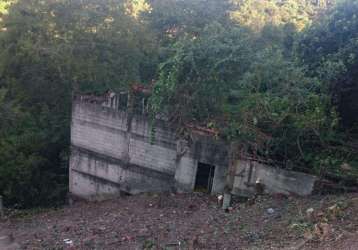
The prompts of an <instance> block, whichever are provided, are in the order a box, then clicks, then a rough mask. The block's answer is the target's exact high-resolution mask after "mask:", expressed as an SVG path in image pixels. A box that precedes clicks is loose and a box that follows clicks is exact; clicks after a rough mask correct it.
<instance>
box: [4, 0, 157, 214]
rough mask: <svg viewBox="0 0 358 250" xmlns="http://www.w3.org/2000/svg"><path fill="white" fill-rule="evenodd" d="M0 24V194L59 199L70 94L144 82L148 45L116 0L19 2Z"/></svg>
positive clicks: (23, 199) (19, 199)
mask: <svg viewBox="0 0 358 250" xmlns="http://www.w3.org/2000/svg"><path fill="white" fill-rule="evenodd" d="M2 25H3V27H5V28H6V29H5V30H3V31H2V32H0V87H2V90H1V94H0V97H1V98H0V99H1V100H0V101H1V102H2V105H1V108H0V112H2V113H1V115H2V116H1V118H2V119H1V121H0V126H1V127H0V134H1V135H2V136H1V139H0V194H1V195H3V196H4V197H5V201H6V202H7V205H12V206H15V205H16V206H20V207H28V206H38V205H51V204H52V205H54V204H57V203H61V201H64V195H65V194H66V190H67V186H68V185H67V166H68V153H69V143H70V140H69V134H70V114H71V96H72V93H71V92H73V91H82V92H103V91H105V90H107V89H113V90H121V89H127V88H128V86H129V85H130V84H132V83H134V82H138V81H141V80H146V81H149V79H152V77H153V72H155V70H154V69H153V68H155V65H156V64H155V56H152V55H153V51H155V46H154V44H152V42H151V36H150V34H146V33H145V32H144V29H145V26H143V25H142V24H141V23H138V22H137V21H136V19H135V18H133V17H131V16H129V15H127V14H126V9H125V6H124V1H121V0H116V1H112V0H108V1H93V0H88V1H65V0H51V1H40V0H26V1H25V0H21V1H18V2H17V3H15V4H13V5H12V6H11V7H10V9H9V12H8V15H6V16H4V18H3V23H2ZM4 87H5V88H6V93H5V89H3V88H4Z"/></svg>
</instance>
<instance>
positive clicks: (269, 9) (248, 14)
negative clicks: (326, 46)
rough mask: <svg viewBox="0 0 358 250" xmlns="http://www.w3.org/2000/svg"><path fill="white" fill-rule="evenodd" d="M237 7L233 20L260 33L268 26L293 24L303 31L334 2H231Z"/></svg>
mask: <svg viewBox="0 0 358 250" xmlns="http://www.w3.org/2000/svg"><path fill="white" fill-rule="evenodd" d="M231 2H232V3H233V4H234V5H235V6H236V8H234V9H233V10H232V11H231V18H232V19H233V20H235V21H236V22H238V23H240V24H241V25H245V26H249V27H251V28H252V29H253V30H256V31H260V30H262V28H263V27H264V26H266V25H275V26H281V25H285V24H293V25H294V26H295V27H296V29H298V30H303V29H304V28H305V27H306V26H307V25H309V24H311V22H312V20H313V19H314V18H315V16H316V15H318V14H319V13H320V12H322V11H323V10H325V9H326V8H328V7H329V6H331V5H332V4H333V2H334V1H332V0H323V1H317V0H301V1H296V0H284V1H281V0H231Z"/></svg>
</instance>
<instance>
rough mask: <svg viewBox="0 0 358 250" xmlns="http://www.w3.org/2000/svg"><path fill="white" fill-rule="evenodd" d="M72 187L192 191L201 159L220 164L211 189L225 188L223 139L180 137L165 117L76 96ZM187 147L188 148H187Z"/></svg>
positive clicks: (101, 192) (82, 192) (77, 190)
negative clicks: (151, 117) (151, 116)
mask: <svg viewBox="0 0 358 250" xmlns="http://www.w3.org/2000/svg"><path fill="white" fill-rule="evenodd" d="M71 147H72V150H71V159H70V192H71V193H72V194H74V195H76V196H80V197H84V198H87V199H94V198H101V197H107V196H113V195H117V194H119V193H120V192H121V191H125V192H128V193H132V194H135V193H140V192H161V191H169V190H173V189H176V190H177V191H179V192H180V191H182V192H187V191H192V190H193V188H194V184H195V177H196V171H197V165H198V162H203V163H207V164H212V165H215V166H216V169H215V175H214V183H213V189H212V192H213V193H217V192H222V190H223V188H224V182H225V172H226V166H227V150H226V147H225V145H224V144H222V143H219V142H217V141H216V140H213V139H212V138H210V137H205V136H197V138H196V139H195V140H194V142H192V143H188V142H186V141H182V140H177V139H176V137H175V133H174V131H173V130H172V129H171V128H170V127H168V125H167V123H165V122H164V121H162V120H156V121H155V135H154V140H153V138H152V136H151V127H150V123H149V120H148V118H147V117H146V116H143V115H134V116H131V117H129V116H128V114H127V113H126V112H124V111H120V110H118V109H116V108H113V107H112V108H111V107H109V106H104V105H102V104H96V103H90V102H88V101H83V100H81V98H77V99H74V101H73V109H72V124H71ZM183 149H185V150H184V151H183Z"/></svg>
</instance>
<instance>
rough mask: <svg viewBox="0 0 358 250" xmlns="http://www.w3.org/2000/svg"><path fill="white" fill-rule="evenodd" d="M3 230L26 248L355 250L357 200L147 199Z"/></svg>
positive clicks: (9, 223)
mask: <svg viewBox="0 0 358 250" xmlns="http://www.w3.org/2000/svg"><path fill="white" fill-rule="evenodd" d="M307 210H308V212H307ZM0 228H1V229H5V230H6V233H7V234H9V233H11V234H12V235H13V236H14V238H15V240H16V241H17V242H18V243H19V244H20V245H21V247H22V249H125V250H129V249H335V250H338V249H358V241H357V239H358V194H350V195H341V196H325V197H320V196H317V197H311V198H293V197H284V196H277V197H260V198H259V199H258V200H256V201H254V202H253V201H249V202H238V201H236V202H235V203H234V205H233V208H232V210H230V211H227V212H225V211H222V210H221V209H220V208H218V205H217V199H216V197H212V196H207V195H203V194H190V195H174V194H167V195H160V196H158V195H149V194H147V195H140V196H129V197H123V198H121V199H116V200H112V201H105V202H99V203H85V202H78V203H75V204H74V205H73V206H71V207H64V208H62V209H58V210H50V211H42V212H38V213H35V214H33V213H32V214H28V215H26V216H22V217H19V214H17V215H16V216H12V217H10V218H8V219H6V220H3V221H2V222H0Z"/></svg>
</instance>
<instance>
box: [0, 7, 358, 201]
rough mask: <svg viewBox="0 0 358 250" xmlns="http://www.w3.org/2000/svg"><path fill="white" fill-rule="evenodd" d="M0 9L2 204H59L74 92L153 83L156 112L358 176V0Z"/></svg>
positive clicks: (265, 155) (260, 150) (270, 153)
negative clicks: (356, 99) (3, 200)
mask: <svg viewBox="0 0 358 250" xmlns="http://www.w3.org/2000/svg"><path fill="white" fill-rule="evenodd" d="M0 13H1V14H0V15H1V16H0V117H1V119H0V195H3V196H4V197H5V201H6V203H7V205H11V206H17V207H31V206H39V205H54V204H58V203H61V202H62V201H63V197H64V196H65V194H66V192H67V168H68V157H69V126H70V110H71V96H72V93H73V92H74V91H81V92H97V93H101V92H104V91H106V90H108V89H111V90H114V91H118V90H123V89H128V88H129V87H130V86H131V84H134V83H138V82H140V83H143V84H146V83H150V82H152V80H155V82H156V84H155V86H154V89H153V94H152V97H151V107H152V112H153V113H155V112H165V113H167V114H173V115H172V116H171V117H170V118H171V120H172V121H175V124H177V125H178V126H179V127H181V128H184V127H185V125H186V124H189V123H195V124H197V125H200V126H204V127H207V128H212V129H216V130H217V131H218V132H219V136H220V137H222V138H223V139H225V140H227V141H235V142H238V143H239V144H240V145H242V147H243V148H245V151H246V152H247V153H249V154H253V155H255V156H256V157H258V158H260V159H261V160H265V161H268V162H271V163H273V164H275V165H280V166H281V167H285V168H291V169H292V168H293V169H300V170H301V171H305V172H311V173H316V174H321V175H329V176H332V175H333V176H342V175H344V176H350V175H353V174H354V173H355V172H357V171H358V161H357V156H356V153H357V150H358V148H357V147H358V145H357V144H358V143H357V122H358V104H357V102H356V101H355V98H358V67H357V66H358V50H357V49H358V43H357V41H358V40H357V39H358V23H357V22H358V17H357V14H356V13H358V1H357V0H349V1H342V2H339V3H338V4H337V5H335V2H334V1H332V0H305V1H301V0H264V1H262V0H260V1H256V0H227V1H217V0H197V1H191V0H148V1H145V0H138V1H125V0H101V1H99V0H86V1H67V0H48V1H41V0H17V1H6V0H5V1H4V0H2V1H0ZM180 131H182V132H183V134H185V133H187V131H185V130H183V129H181V130H180ZM183 136H184V135H183ZM342 166H344V167H343V168H342Z"/></svg>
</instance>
